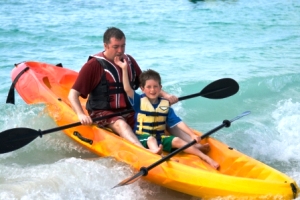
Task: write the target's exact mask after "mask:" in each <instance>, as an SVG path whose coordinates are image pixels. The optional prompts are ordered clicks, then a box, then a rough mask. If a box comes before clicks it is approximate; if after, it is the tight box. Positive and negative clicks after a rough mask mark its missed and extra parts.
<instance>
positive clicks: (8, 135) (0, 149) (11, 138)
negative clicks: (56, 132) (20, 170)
mask: <svg viewBox="0 0 300 200" xmlns="http://www.w3.org/2000/svg"><path fill="white" fill-rule="evenodd" d="M38 136H40V133H39V132H38V131H36V130H33V129H30V128H13V129H8V130H5V131H3V132H1V133H0V154H2V153H8V152H11V151H14V150H17V149H19V148H21V147H23V146H25V145H27V144H28V143H30V142H31V141H32V140H34V139H35V138H37V137H38Z"/></svg>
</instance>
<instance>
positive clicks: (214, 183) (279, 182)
mask: <svg viewBox="0 0 300 200" xmlns="http://www.w3.org/2000/svg"><path fill="white" fill-rule="evenodd" d="M77 76H78V73H77V72H75V71H73V70H70V69H66V68H63V67H62V66H56V65H52V64H47V63H42V62H34V61H28V62H22V63H19V64H16V65H15V67H14V69H13V70H12V74H11V77H12V81H13V85H12V87H14V88H15V89H16V90H17V91H18V93H19V94H20V96H21V97H22V99H23V100H24V101H25V102H26V103H27V104H35V103H45V104H46V109H47V112H48V113H49V115H50V116H51V117H52V118H53V120H54V121H55V122H56V124H57V126H58V128H57V129H55V128H54V129H52V130H48V131H45V132H43V131H40V132H41V133H40V134H46V133H50V132H54V131H56V130H63V131H64V133H65V134H66V135H67V136H69V137H70V138H71V139H73V140H74V141H76V142H77V143H79V144H80V145H82V146H84V147H85V148H86V149H88V150H90V151H91V152H94V153H95V154H97V155H99V156H110V157H114V158H115V159H117V160H119V161H121V162H124V163H127V164H128V165H130V166H131V167H132V168H133V169H135V170H136V171H138V170H140V169H141V168H143V167H146V166H149V165H150V166H151V164H153V163H155V162H157V161H158V160H160V159H162V157H161V156H159V155H156V154H153V153H151V152H149V151H147V150H145V149H143V148H140V147H137V146H135V145H133V144H131V143H130V142H128V141H126V140H124V139H123V138H121V137H119V136H118V135H116V134H114V133H112V132H111V131H109V130H106V129H102V128H99V127H97V126H95V125H93V126H82V125H80V123H79V122H78V118H77V115H76V114H75V112H74V111H73V110H72V108H71V105H70V102H69V100H68V98H67V96H68V93H69V90H70V89H71V87H72V85H73V83H74V81H75V80H76V77H77ZM9 96H11V95H9ZM80 101H81V104H82V106H83V107H85V103H86V100H85V99H82V98H80ZM68 124H73V125H72V126H70V127H68ZM74 124H75V125H74ZM59 127H63V128H59ZM12 130H13V129H11V130H10V131H12ZM15 132H18V133H15V134H19V136H18V137H19V138H20V136H21V137H22V134H23V135H24V134H28V135H30V134H32V133H31V132H30V129H26V128H23V129H22V128H21V129H16V130H15ZM194 132H195V134H198V135H202V133H200V132H198V131H196V130H194ZM2 134H3V135H4V133H2ZM7 134H8V132H7ZM28 137H29V136H28ZM35 137H37V135H34V134H33V135H32V136H31V138H28V143H29V142H30V141H31V140H32V139H34V138H35ZM6 140H7V141H6V143H9V141H10V140H13V136H12V134H11V137H10V138H8V139H6ZM19 143H20V142H19ZM201 143H209V144H210V147H211V151H210V152H209V153H208V155H209V156H210V157H212V158H213V159H214V160H215V161H217V162H218V163H219V164H220V168H219V169H218V170H215V169H213V168H212V167H211V166H209V165H208V164H207V163H206V162H204V161H202V160H201V159H199V158H198V157H197V156H194V155H188V154H185V153H183V152H179V153H178V154H176V155H174V156H173V157H172V159H169V160H167V161H165V162H162V163H160V164H159V165H157V166H155V167H154V168H153V169H151V170H149V171H148V174H147V175H146V176H143V178H144V179H146V180H148V181H150V182H152V183H155V184H157V185H160V186H163V187H167V188H170V189H173V190H176V191H179V192H182V193H186V194H189V195H192V196H195V197H200V198H203V199H209V198H216V197H229V198H230V199H241V198H243V199H293V198H296V197H297V196H298V192H299V188H298V186H297V184H296V182H295V181H294V180H293V179H291V178H290V177H288V176H287V175H285V174H283V173H281V172H280V171H278V170H276V169H274V168H272V167H270V166H268V165H266V164H264V163H262V162H260V161H258V160H255V159H253V158H251V157H249V156H247V155H245V154H243V153H241V152H239V151H237V150H235V149H233V148H231V147H229V146H228V145H226V144H224V143H222V142H220V141H218V140H216V139H214V138H213V137H206V138H204V139H202V140H201ZM18 145H19V146H20V147H21V146H22V145H21V144H18V142H16V146H18ZM5 148H9V147H4V150H3V151H2V152H5Z"/></svg>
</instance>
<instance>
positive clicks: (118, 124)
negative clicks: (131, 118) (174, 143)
mask: <svg viewBox="0 0 300 200" xmlns="http://www.w3.org/2000/svg"><path fill="white" fill-rule="evenodd" d="M107 126H108V128H110V129H111V130H112V131H113V132H115V133H117V134H118V135H120V136H121V137H122V138H124V139H126V140H128V141H129V142H131V143H133V144H135V145H137V146H139V147H142V148H145V147H144V146H143V145H142V144H141V142H140V141H139V140H138V138H137V137H136V135H135V134H134V133H133V131H132V128H131V127H130V126H129V125H128V124H127V122H125V121H124V120H123V119H118V120H117V121H115V122H113V123H111V124H109V125H107ZM145 149H146V148H145ZM147 150H148V151H150V152H152V153H155V154H161V150H162V147H160V148H157V149H147Z"/></svg>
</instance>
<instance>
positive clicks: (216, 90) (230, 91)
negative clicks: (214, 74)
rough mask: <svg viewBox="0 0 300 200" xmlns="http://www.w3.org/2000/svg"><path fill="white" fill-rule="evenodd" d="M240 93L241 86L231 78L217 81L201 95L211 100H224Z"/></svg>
mask: <svg viewBox="0 0 300 200" xmlns="http://www.w3.org/2000/svg"><path fill="white" fill-rule="evenodd" d="M238 91H239V84H238V83H237V82H236V81H235V80H233V79H231V78H223V79H219V80H216V81H214V82H212V83H210V84H209V85H208V86H206V87H205V88H204V89H203V90H202V91H201V92H200V93H199V95H200V96H202V97H206V98H209V99H223V98H226V97H229V96H232V95H234V94H235V93H237V92H238Z"/></svg>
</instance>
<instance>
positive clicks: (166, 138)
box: [137, 134, 174, 152]
mask: <svg viewBox="0 0 300 200" xmlns="http://www.w3.org/2000/svg"><path fill="white" fill-rule="evenodd" d="M150 136H151V135H149V134H142V135H140V134H138V135H137V138H138V139H139V141H140V142H141V143H142V145H143V146H144V147H145V148H149V147H148V145H147V140H148V137H150ZM173 139H174V136H173V135H162V136H161V144H162V145H163V150H164V151H166V152H171V151H172V150H173V148H172V141H173Z"/></svg>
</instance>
